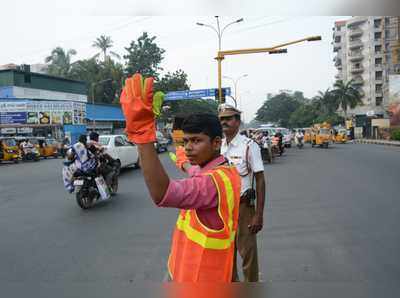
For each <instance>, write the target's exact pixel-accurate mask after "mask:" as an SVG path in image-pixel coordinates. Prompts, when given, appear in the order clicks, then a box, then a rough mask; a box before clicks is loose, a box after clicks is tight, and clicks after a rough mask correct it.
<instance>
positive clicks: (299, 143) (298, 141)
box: [296, 137, 304, 149]
mask: <svg viewBox="0 0 400 298" xmlns="http://www.w3.org/2000/svg"><path fill="white" fill-rule="evenodd" d="M296 146H297V148H299V149H301V148H303V146H304V142H303V137H296Z"/></svg>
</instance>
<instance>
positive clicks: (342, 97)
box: [332, 80, 363, 119]
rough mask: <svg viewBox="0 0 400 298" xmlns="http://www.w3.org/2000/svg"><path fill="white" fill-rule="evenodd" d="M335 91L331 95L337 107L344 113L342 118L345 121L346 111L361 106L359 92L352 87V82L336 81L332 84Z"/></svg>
mask: <svg viewBox="0 0 400 298" xmlns="http://www.w3.org/2000/svg"><path fill="white" fill-rule="evenodd" d="M334 87H335V89H334V90H333V91H332V94H333V95H334V96H335V97H336V98H337V102H338V105H339V106H340V107H341V108H342V110H343V112H344V117H345V118H346V119H347V109H348V108H351V109H354V108H355V107H356V106H358V105H362V104H363V102H362V100H361V95H360V92H359V91H358V90H357V89H356V88H355V87H354V86H353V80H350V81H348V82H347V83H344V82H343V81H342V80H338V81H336V82H335V84H334Z"/></svg>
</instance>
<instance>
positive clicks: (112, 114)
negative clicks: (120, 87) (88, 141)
mask: <svg viewBox="0 0 400 298" xmlns="http://www.w3.org/2000/svg"><path fill="white" fill-rule="evenodd" d="M86 119H88V120H90V121H125V118H124V114H123V113H122V110H121V108H120V107H119V106H108V105H92V104H87V105H86Z"/></svg>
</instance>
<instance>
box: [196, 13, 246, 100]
mask: <svg viewBox="0 0 400 298" xmlns="http://www.w3.org/2000/svg"><path fill="white" fill-rule="evenodd" d="M215 19H216V23H217V26H216V27H215V26H212V25H209V24H204V23H200V22H197V23H196V25H198V26H203V27H208V28H210V29H211V30H213V31H214V32H215V33H216V34H217V36H218V53H219V52H221V49H222V35H223V34H224V31H225V30H226V28H228V27H229V26H231V25H233V24H236V23H240V22H243V18H240V19H237V20H236V21H233V22H230V23H228V24H226V25H225V26H224V27H222V30H221V25H220V22H219V16H215ZM215 59H217V61H218V73H221V63H220V61H219V57H217V58H215ZM222 59H223V58H222ZM221 84H222V80H221V77H220V76H219V77H218V86H221ZM218 97H219V99H220V101H221V98H222V93H221V88H218Z"/></svg>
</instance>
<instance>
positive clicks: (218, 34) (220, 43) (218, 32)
mask: <svg viewBox="0 0 400 298" xmlns="http://www.w3.org/2000/svg"><path fill="white" fill-rule="evenodd" d="M215 18H216V22H217V27H214V26H212V25H209V24H204V23H200V22H197V23H196V25H198V26H204V27H208V28H210V29H212V30H213V31H214V32H215V33H217V36H218V51H221V45H222V35H223V34H224V31H225V29H226V28H228V27H229V26H230V25H233V24H236V23H240V22H243V18H240V19H237V20H236V21H233V22H230V23H228V24H226V25H225V26H224V27H223V28H222V30H221V26H220V23H219V16H215Z"/></svg>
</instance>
